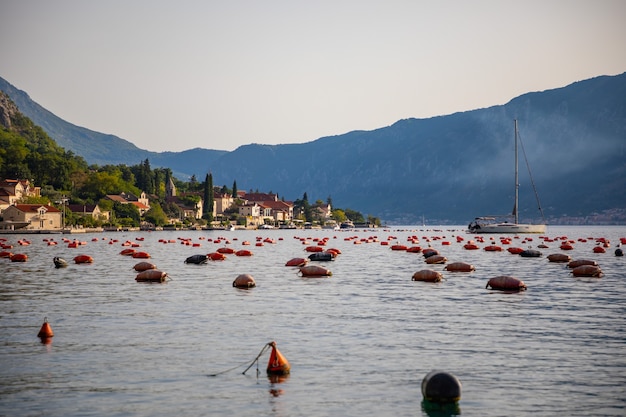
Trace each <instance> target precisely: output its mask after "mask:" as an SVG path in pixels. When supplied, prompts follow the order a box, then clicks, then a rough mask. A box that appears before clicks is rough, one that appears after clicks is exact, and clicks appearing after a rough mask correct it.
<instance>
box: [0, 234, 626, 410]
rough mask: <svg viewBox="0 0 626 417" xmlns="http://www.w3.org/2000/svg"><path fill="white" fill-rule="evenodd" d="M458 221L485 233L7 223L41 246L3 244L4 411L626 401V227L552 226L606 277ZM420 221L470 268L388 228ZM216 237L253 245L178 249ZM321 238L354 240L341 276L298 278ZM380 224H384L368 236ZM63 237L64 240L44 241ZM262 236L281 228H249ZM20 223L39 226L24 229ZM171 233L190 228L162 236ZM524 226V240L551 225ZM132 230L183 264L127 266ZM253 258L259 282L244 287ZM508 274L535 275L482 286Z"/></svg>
mask: <svg viewBox="0 0 626 417" xmlns="http://www.w3.org/2000/svg"><path fill="white" fill-rule="evenodd" d="M457 235H460V236H463V237H464V239H465V240H466V241H467V240H468V239H472V238H473V236H471V235H467V234H466V233H465V232H464V230H463V228H462V227H456V228H453V227H445V228H439V229H437V230H433V229H426V228H419V227H404V228H397V227H396V228H390V229H376V230H372V229H370V230H350V231H341V232H335V231H329V230H293V231H291V230H266V231H235V232H226V231H210V232H209V231H197V232H196V231H193V232H187V231H184V232H154V233H147V232H124V233H104V234H93V235H91V234H90V235H69V236H68V235H66V236H65V237H66V238H68V237H69V238H71V239H74V238H77V239H79V240H81V241H85V242H86V245H82V246H80V247H79V248H75V249H72V248H68V247H67V244H66V243H63V242H62V241H61V239H62V238H63V236H61V235H28V236H27V235H2V236H0V237H4V238H6V239H8V242H9V243H12V244H13V245H14V248H13V249H11V251H12V252H14V253H26V254H27V255H28V256H29V260H28V262H26V263H13V262H10V261H9V260H7V259H0V415H2V416H104V415H106V416H172V415H180V416H199V415H228V416H339V415H342V416H386V415H389V416H435V415H437V416H439V415H456V414H461V415H468V416H531V415H532V416H537V415H541V416H544V415H545V416H552V415H559V416H590V415H597V416H621V415H624V413H625V412H626V411H625V410H626V397H625V396H624V392H625V391H624V389H625V388H624V387H626V289H625V284H626V257H622V258H619V257H616V256H614V252H613V251H614V249H615V247H616V245H617V244H618V243H619V238H620V237H626V227H556V226H553V227H549V230H548V233H547V236H549V237H551V238H555V237H562V236H567V237H568V238H570V239H572V240H576V243H575V245H574V246H575V248H574V250H572V251H568V252H567V253H568V254H570V255H571V256H572V258H574V259H580V258H586V259H593V260H596V261H597V262H598V263H599V264H600V266H601V267H602V269H603V271H604V273H605V276H604V277H602V278H600V279H597V278H574V277H573V276H572V274H571V273H570V272H569V270H568V269H567V268H566V267H565V266H564V265H563V264H555V263H550V262H548V260H547V259H546V256H547V255H549V254H551V253H559V252H562V251H561V250H560V249H559V248H558V246H559V244H558V243H557V242H550V243H547V244H548V245H549V246H550V248H548V249H541V251H542V253H543V255H544V256H543V257H541V258H522V257H519V256H518V255H511V254H509V253H508V252H506V251H504V252H486V251H483V250H477V251H468V250H465V249H463V248H462V244H461V243H457V242H456V239H455V236H457ZM410 236H417V237H418V238H419V245H420V246H422V247H426V246H428V245H429V244H430V245H432V246H433V247H435V248H436V249H438V250H439V251H440V252H441V254H443V255H445V256H446V257H447V258H448V261H449V262H455V261H465V262H470V263H472V264H474V266H475V267H476V271H475V272H472V273H450V272H446V271H444V269H443V268H444V265H426V264H425V263H424V258H423V257H422V256H421V255H420V254H415V253H407V252H396V251H391V249H390V246H383V245H381V244H380V241H388V242H390V245H391V244H394V243H400V244H407V245H411V244H410V243H409V242H407V238H408V237H410ZM218 237H225V238H227V239H228V240H229V241H230V243H228V244H226V246H231V247H233V248H235V249H242V248H247V249H250V250H252V251H253V253H254V255H253V256H252V257H236V256H235V255H228V259H227V260H226V261H223V262H210V263H208V264H207V265H191V264H184V263H183V261H184V260H185V259H186V258H187V257H188V256H190V255H193V254H206V253H209V252H214V251H215V250H216V249H217V248H219V247H222V246H225V243H224V241H222V242H221V243H219V244H216V243H214V240H215V239H217V238H218ZM324 237H328V238H330V240H329V241H328V243H327V245H326V246H327V247H334V248H338V249H340V250H341V251H342V254H341V255H339V257H338V258H337V259H336V260H335V261H333V262H330V263H323V264H322V263H320V264H321V265H324V266H327V267H328V268H329V269H331V270H332V272H333V276H332V277H330V278H309V279H304V278H301V277H299V276H298V275H297V273H296V272H297V270H295V269H292V268H290V267H285V266H284V265H285V262H286V261H287V260H289V259H291V258H293V257H306V256H307V255H308V253H306V252H304V247H305V246H306V245H305V244H303V242H302V240H301V239H304V238H307V240H308V241H309V243H310V244H311V245H313V244H315V242H314V239H316V238H324ZM373 237H376V238H375V239H374V240H378V241H371V242H369V243H367V242H366V241H364V239H367V238H373ZM597 237H605V238H608V239H610V241H611V247H610V248H609V249H608V250H607V252H606V253H604V254H595V253H593V250H592V249H593V247H594V246H595V244H596V243H595V242H594V241H593V238H597ZM50 238H52V239H54V240H56V241H59V242H60V243H59V244H58V245H56V246H49V245H47V243H46V242H45V241H44V239H50ZM136 238H144V240H143V241H137V240H136ZM257 238H263V239H265V238H270V239H273V240H274V241H275V243H265V244H264V245H263V246H255V242H256V241H257ZM427 238H430V242H428V239H427ZM437 238H439V239H437ZM489 238H490V237H489V236H485V239H486V242H485V243H482V244H480V246H486V245H487V244H489V242H488V240H489ZM496 238H497V237H496ZM579 238H591V240H588V241H587V242H578V239H579ZM19 239H28V240H29V241H30V242H31V244H30V245H28V246H19V245H18V243H17V242H18V240H19ZM92 239H96V240H95V241H92ZM112 239H117V240H118V242H115V243H113V244H110V243H109V242H110V241H111V240H112ZM170 239H171V240H175V241H176V243H162V242H159V240H165V241H168V240H170ZM182 239H190V240H191V242H193V243H196V244H200V246H199V247H198V246H196V247H194V246H192V245H184V244H182ZM362 239H363V240H362ZM523 239H524V237H523V236H520V238H519V239H514V241H513V244H512V245H514V246H521V247H527V246H532V247H534V248H536V246H537V245H538V244H539V243H541V242H542V240H541V239H540V238H539V236H532V239H533V240H532V241H525V242H523ZM127 240H128V241H133V242H137V243H140V244H141V247H140V248H137V250H143V251H147V252H149V253H150V254H151V256H152V259H151V261H152V262H153V263H155V264H156V265H157V266H158V267H159V269H161V270H163V271H166V272H168V274H169V275H170V277H171V278H172V280H171V281H168V282H166V283H165V284H141V283H137V282H135V280H134V278H135V275H136V273H135V272H134V271H133V270H132V266H133V265H134V264H135V263H137V262H139V261H140V260H139V259H133V258H131V257H127V256H121V255H120V254H119V253H120V251H121V250H122V249H124V247H122V246H121V244H122V243H123V242H125V241H127ZM243 241H249V242H250V243H251V245H250V246H243V245H242V243H243ZM355 241H359V242H361V244H355V243H354V242H355ZM443 241H449V242H450V243H451V244H450V245H443V244H442V242H443ZM464 243H465V242H464ZM502 246H503V247H504V248H506V245H502ZM79 254H87V255H91V256H92V257H93V258H94V263H93V264H89V265H76V264H74V263H71V264H70V266H69V267H67V268H63V269H56V268H54V265H53V263H52V258H53V257H54V256H61V257H63V258H65V259H67V260H68V261H71V259H73V257H74V256H76V255H79ZM425 268H432V269H435V270H439V271H443V273H444V277H445V278H444V281H442V282H440V283H436V284H432V283H422V282H414V281H412V280H411V276H412V275H413V273H414V272H416V271H418V270H420V269H425ZM242 273H249V274H252V275H253V276H254V278H255V280H256V282H257V287H256V288H253V289H250V290H239V289H235V288H233V287H232V282H233V280H234V278H235V277H236V276H237V275H239V274H242ZM497 275H513V276H515V277H518V278H520V279H522V280H523V281H524V282H525V283H526V284H527V285H528V291H525V292H522V293H517V294H505V293H500V292H494V291H490V290H487V289H485V285H486V283H487V280H488V279H489V278H491V277H494V276H497ZM44 317H47V318H48V321H49V322H50V324H51V326H52V329H53V331H54V333H55V336H54V338H53V341H52V343H51V344H48V345H44V344H42V343H40V341H39V339H38V338H37V333H38V331H39V328H40V327H41V324H42V323H43V319H44ZM272 340H274V341H276V342H277V345H278V348H279V349H280V351H281V352H282V353H283V355H284V356H285V357H286V358H287V359H288V360H289V362H290V363H291V366H292V371H291V375H290V376H289V377H287V378H285V379H284V380H281V381H270V380H269V379H268V378H267V376H266V375H265V367H266V365H267V360H268V357H269V354H268V353H266V354H264V355H263V356H261V358H260V360H259V364H258V369H259V372H258V375H257V371H256V369H257V367H256V365H255V366H253V367H252V368H251V369H250V370H249V371H248V372H247V373H246V374H245V375H243V374H242V372H243V370H244V369H245V368H246V367H247V366H248V365H249V364H250V363H252V361H253V360H254V358H255V357H256V356H257V355H258V354H259V352H260V351H261V349H262V348H263V347H264V345H265V344H266V343H268V342H270V341H272ZM232 368H235V369H232ZM433 369H439V370H444V371H447V372H451V373H453V374H454V375H456V376H457V377H458V378H459V380H460V381H461V382H462V384H463V391H462V398H461V401H460V402H459V404H458V409H456V410H453V411H451V412H447V413H446V412H444V413H439V414H437V413H436V412H434V411H431V410H427V409H425V408H424V406H423V404H422V394H421V388H420V386H421V382H422V379H423V378H424V376H425V375H426V374H427V373H428V372H430V371H431V370H433ZM216 373H219V375H217V376H210V375H212V374H216Z"/></svg>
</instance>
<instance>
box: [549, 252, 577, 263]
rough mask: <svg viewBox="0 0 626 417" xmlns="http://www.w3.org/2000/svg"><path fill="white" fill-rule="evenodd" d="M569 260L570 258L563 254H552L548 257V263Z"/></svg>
mask: <svg viewBox="0 0 626 417" xmlns="http://www.w3.org/2000/svg"><path fill="white" fill-rule="evenodd" d="M571 260H572V257H571V256H569V255H566V254H564V253H553V254H552V255H548V261H550V262H569V261H571Z"/></svg>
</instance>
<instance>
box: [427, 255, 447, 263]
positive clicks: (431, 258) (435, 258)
mask: <svg viewBox="0 0 626 417" xmlns="http://www.w3.org/2000/svg"><path fill="white" fill-rule="evenodd" d="M424 262H426V263H427V264H429V265H432V264H445V263H446V262H448V258H446V257H445V256H442V255H433V256H429V257H428V258H426V259H425V260H424Z"/></svg>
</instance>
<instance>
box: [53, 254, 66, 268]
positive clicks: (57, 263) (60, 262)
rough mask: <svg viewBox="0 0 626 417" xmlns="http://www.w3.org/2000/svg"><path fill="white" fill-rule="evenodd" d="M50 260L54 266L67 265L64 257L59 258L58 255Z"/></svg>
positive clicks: (62, 266) (61, 266)
mask: <svg viewBox="0 0 626 417" xmlns="http://www.w3.org/2000/svg"><path fill="white" fill-rule="evenodd" d="M52 261H53V262H54V266H55V267H57V268H65V267H66V266H67V265H68V264H67V261H66V260H65V259H63V258H59V257H58V256H55V257H54V258H52Z"/></svg>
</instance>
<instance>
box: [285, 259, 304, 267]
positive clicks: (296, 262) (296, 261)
mask: <svg viewBox="0 0 626 417" xmlns="http://www.w3.org/2000/svg"><path fill="white" fill-rule="evenodd" d="M307 262H309V260H308V259H305V258H292V259H290V260H288V261H287V263H286V264H285V266H304V265H306V263H307Z"/></svg>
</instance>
